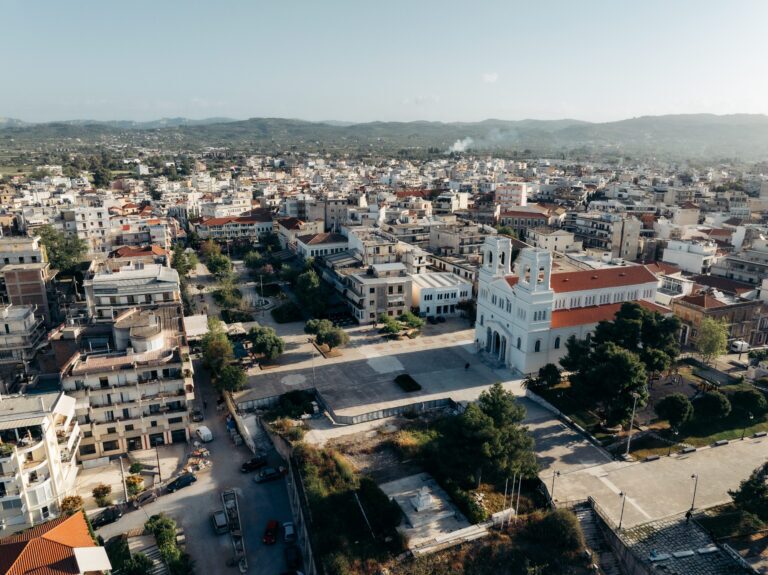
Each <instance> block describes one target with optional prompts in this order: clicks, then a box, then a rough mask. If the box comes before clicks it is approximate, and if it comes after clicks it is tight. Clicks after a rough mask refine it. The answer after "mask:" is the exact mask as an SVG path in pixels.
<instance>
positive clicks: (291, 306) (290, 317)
mask: <svg viewBox="0 0 768 575" xmlns="http://www.w3.org/2000/svg"><path fill="white" fill-rule="evenodd" d="M270 313H271V314H272V318H273V319H274V320H275V321H276V322H277V323H290V322H292V321H300V320H301V319H303V317H304V314H303V313H302V311H301V308H300V307H299V306H297V305H296V304H295V303H293V302H291V301H287V302H285V303H284V304H283V305H281V306H280V307H276V308H274V309H273V310H272V311H271V312H270Z"/></svg>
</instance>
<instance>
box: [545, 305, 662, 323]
mask: <svg viewBox="0 0 768 575" xmlns="http://www.w3.org/2000/svg"><path fill="white" fill-rule="evenodd" d="M636 303H639V304H640V305H641V306H643V307H644V308H646V309H647V310H649V311H656V312H659V313H660V314H662V315H666V314H668V313H671V312H672V310H670V309H668V308H666V307H663V306H660V305H656V304H655V303H651V302H649V301H645V300H639V301H637V302H636ZM621 306H622V304H621V303H609V304H606V305H594V306H590V307H579V308H575V309H563V310H557V311H553V312H552V324H551V325H552V329H557V328H561V327H573V326H575V325H589V324H593V323H598V322H600V321H610V320H612V319H613V318H614V316H615V315H616V312H617V311H619V309H621Z"/></svg>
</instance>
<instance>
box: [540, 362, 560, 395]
mask: <svg viewBox="0 0 768 575" xmlns="http://www.w3.org/2000/svg"><path fill="white" fill-rule="evenodd" d="M559 383H560V370H559V369H557V366H556V365H555V364H554V363H548V364H547V365H545V366H544V367H542V368H541V369H539V377H537V378H536V385H537V386H538V387H543V388H546V389H550V388H552V387H555V386H557V385H558V384H559Z"/></svg>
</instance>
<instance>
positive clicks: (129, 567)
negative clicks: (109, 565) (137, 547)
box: [120, 553, 155, 575]
mask: <svg viewBox="0 0 768 575" xmlns="http://www.w3.org/2000/svg"><path fill="white" fill-rule="evenodd" d="M154 566H155V564H154V563H153V561H152V559H150V558H149V557H147V556H146V555H144V553H134V554H133V555H131V557H130V559H128V560H127V561H125V562H124V563H123V566H122V568H121V569H120V572H121V573H124V574H125V575H150V573H152V570H153V569H154Z"/></svg>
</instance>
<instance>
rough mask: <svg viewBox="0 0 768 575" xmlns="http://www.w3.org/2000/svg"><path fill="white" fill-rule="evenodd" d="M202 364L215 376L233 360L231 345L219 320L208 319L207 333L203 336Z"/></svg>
mask: <svg viewBox="0 0 768 575" xmlns="http://www.w3.org/2000/svg"><path fill="white" fill-rule="evenodd" d="M202 348H203V362H204V363H205V365H206V366H208V368H209V369H210V370H211V372H212V373H213V374H214V375H215V374H217V373H219V372H220V371H221V369H222V368H223V367H224V366H225V365H227V364H228V363H229V362H230V361H232V359H233V358H234V353H233V350H232V343H231V342H230V341H229V338H228V337H227V334H226V333H225V332H224V326H223V324H222V323H221V320H219V319H217V318H214V317H211V318H208V333H206V334H205V335H204V336H203V341H202Z"/></svg>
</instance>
